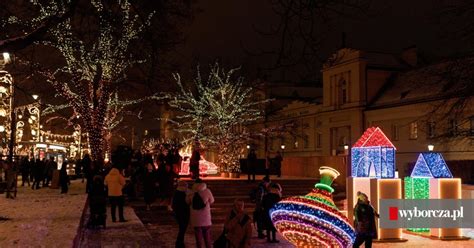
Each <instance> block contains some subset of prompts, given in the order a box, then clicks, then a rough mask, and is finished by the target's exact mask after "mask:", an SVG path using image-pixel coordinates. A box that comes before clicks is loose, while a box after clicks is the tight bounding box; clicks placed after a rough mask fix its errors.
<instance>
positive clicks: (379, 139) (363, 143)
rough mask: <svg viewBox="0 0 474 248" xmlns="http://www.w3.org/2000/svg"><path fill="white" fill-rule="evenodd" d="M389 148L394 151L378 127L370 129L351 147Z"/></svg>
mask: <svg viewBox="0 0 474 248" xmlns="http://www.w3.org/2000/svg"><path fill="white" fill-rule="evenodd" d="M373 146H381V147H391V148H394V149H396V147H395V146H394V145H393V144H392V142H391V141H390V140H389V139H388V138H387V136H385V134H384V133H383V132H382V130H381V129H380V128H379V127H370V128H368V129H367V130H365V132H364V134H362V136H361V137H360V139H359V140H358V141H357V142H356V143H355V144H354V145H353V146H352V147H373Z"/></svg>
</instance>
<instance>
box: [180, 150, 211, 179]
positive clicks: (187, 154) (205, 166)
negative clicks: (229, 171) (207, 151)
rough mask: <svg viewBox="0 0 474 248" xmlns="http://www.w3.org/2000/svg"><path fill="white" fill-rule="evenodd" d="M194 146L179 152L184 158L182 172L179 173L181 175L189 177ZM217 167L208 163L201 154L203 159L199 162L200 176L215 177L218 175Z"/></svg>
mask: <svg viewBox="0 0 474 248" xmlns="http://www.w3.org/2000/svg"><path fill="white" fill-rule="evenodd" d="M191 152H192V146H191V145H189V146H187V147H185V148H183V149H181V150H180V151H179V153H180V155H181V156H182V157H183V158H184V159H183V161H181V170H180V171H179V174H180V175H189V169H190V168H189V162H190V158H191ZM217 169H218V168H217V166H216V165H215V164H214V163H212V162H209V161H207V160H206V159H205V158H204V156H203V155H202V154H201V159H200V160H199V174H200V175H214V174H217Z"/></svg>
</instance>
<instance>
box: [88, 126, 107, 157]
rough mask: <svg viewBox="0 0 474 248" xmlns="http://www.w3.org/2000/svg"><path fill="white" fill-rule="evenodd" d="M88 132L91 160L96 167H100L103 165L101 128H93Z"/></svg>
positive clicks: (102, 135)
mask: <svg viewBox="0 0 474 248" xmlns="http://www.w3.org/2000/svg"><path fill="white" fill-rule="evenodd" d="M88 132H89V144H90V148H91V156H92V160H93V161H95V162H96V163H97V165H99V166H102V165H103V163H104V134H103V132H102V127H93V128H91V129H90V130H88Z"/></svg>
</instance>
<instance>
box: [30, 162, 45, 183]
mask: <svg viewBox="0 0 474 248" xmlns="http://www.w3.org/2000/svg"><path fill="white" fill-rule="evenodd" d="M43 164H44V163H43V162H42V161H41V160H39V159H36V161H35V164H34V167H33V172H34V176H35V180H34V181H33V185H32V186H31V188H32V189H39V188H40V182H41V181H42V180H43V171H44V166H43Z"/></svg>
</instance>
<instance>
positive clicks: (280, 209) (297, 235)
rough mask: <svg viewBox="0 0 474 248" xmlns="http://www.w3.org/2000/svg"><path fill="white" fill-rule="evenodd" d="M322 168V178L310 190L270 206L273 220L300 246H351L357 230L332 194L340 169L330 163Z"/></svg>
mask: <svg viewBox="0 0 474 248" xmlns="http://www.w3.org/2000/svg"><path fill="white" fill-rule="evenodd" d="M319 171H320V173H321V181H320V183H318V184H316V188H315V189H313V190H312V191H311V192H310V193H309V194H307V195H305V196H294V197H289V198H286V199H284V200H282V201H280V202H278V203H277V204H276V205H275V206H274V208H272V209H271V210H270V216H271V219H272V222H273V223H274V224H275V227H276V228H277V230H278V232H280V233H281V234H282V235H283V237H284V238H285V239H287V240H288V241H290V242H291V243H293V244H294V245H296V246H297V247H348V246H350V245H351V244H352V243H353V242H354V240H355V232H354V229H353V228H352V226H351V225H350V224H349V221H348V219H347V217H346V216H344V215H343V214H342V213H341V212H339V210H338V209H337V207H336V205H335V204H334V201H333V200H332V195H331V192H332V191H333V189H332V187H331V183H332V181H333V180H334V179H335V177H337V176H339V172H338V171H336V170H334V169H333V168H330V167H321V168H320V170H319Z"/></svg>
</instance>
